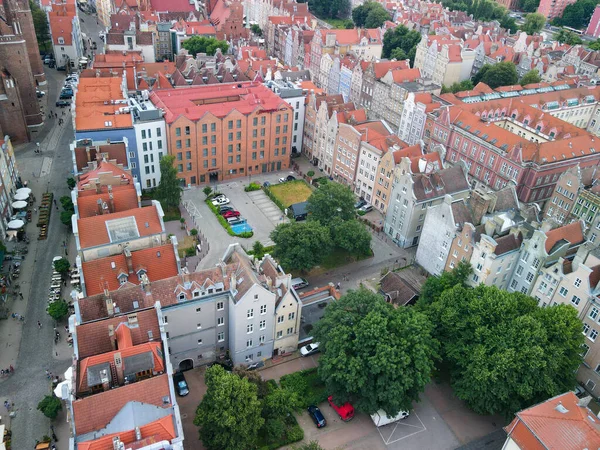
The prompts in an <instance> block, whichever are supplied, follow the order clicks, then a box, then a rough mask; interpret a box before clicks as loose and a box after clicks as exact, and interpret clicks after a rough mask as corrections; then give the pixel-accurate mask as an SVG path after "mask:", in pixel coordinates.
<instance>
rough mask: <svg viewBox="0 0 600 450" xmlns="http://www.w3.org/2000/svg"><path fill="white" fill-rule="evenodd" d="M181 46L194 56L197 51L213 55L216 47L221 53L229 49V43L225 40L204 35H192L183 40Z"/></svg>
mask: <svg viewBox="0 0 600 450" xmlns="http://www.w3.org/2000/svg"><path fill="white" fill-rule="evenodd" d="M181 46H182V47H183V48H185V49H186V50H187V51H188V52H190V53H191V54H192V55H193V56H194V58H195V57H196V54H198V53H206V54H207V55H209V56H213V55H214V54H215V53H216V52H217V48H220V49H221V52H222V53H227V50H228V49H229V44H228V43H227V42H226V41H220V40H218V39H216V38H211V37H206V36H192V37H191V38H189V39H186V40H185V41H183V43H182V44H181Z"/></svg>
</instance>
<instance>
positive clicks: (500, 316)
mask: <svg viewBox="0 0 600 450" xmlns="http://www.w3.org/2000/svg"><path fill="white" fill-rule="evenodd" d="M425 311H426V313H427V314H428V315H429V317H430V319H431V321H432V323H433V325H434V326H435V329H436V336H437V337H438V339H439V340H440V342H441V343H442V347H441V355H442V358H443V359H444V361H445V363H446V364H447V365H448V367H449V368H450V375H451V382H452V387H453V389H454V393H455V394H456V396H457V397H458V398H460V399H462V400H464V401H465V402H466V403H467V404H468V405H469V406H470V407H471V408H472V409H473V410H474V411H475V412H477V413H479V414H503V415H504V416H506V417H512V415H513V414H514V413H515V412H516V411H519V410H521V409H524V408H526V407H528V406H530V405H532V404H534V403H537V402H540V401H543V400H545V399H547V398H550V397H553V396H555V395H558V394H560V393H561V392H565V391H568V390H570V389H572V387H573V386H574V385H575V371H576V370H577V368H578V367H579V364H580V363H581V356H580V352H581V345H582V344H583V335H582V333H581V331H582V324H581V321H580V320H579V319H578V318H577V311H576V310H575V309H574V308H572V307H571V306H566V305H560V306H553V307H550V308H539V307H538V306H537V302H536V301H535V300H534V299H533V298H531V297H527V296H525V295H523V294H521V293H516V292H513V293H509V292H507V291H503V290H499V289H497V288H496V287H490V286H485V285H480V286H478V287H477V288H475V289H471V288H465V287H463V286H460V285H456V286H454V287H453V288H451V289H447V290H445V291H444V292H443V293H442V294H441V295H440V296H439V298H438V299H437V300H436V301H434V302H433V303H431V304H430V305H429V306H428V307H427V308H426V309H425Z"/></svg>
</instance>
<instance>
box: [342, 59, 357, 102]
mask: <svg viewBox="0 0 600 450" xmlns="http://www.w3.org/2000/svg"><path fill="white" fill-rule="evenodd" d="M357 65H359V62H358V60H357V59H356V58H354V57H353V56H351V55H346V56H345V57H344V58H342V60H341V61H340V81H339V93H340V94H342V96H343V97H344V102H349V101H350V98H351V89H352V75H353V72H354V67H356V66H357Z"/></svg>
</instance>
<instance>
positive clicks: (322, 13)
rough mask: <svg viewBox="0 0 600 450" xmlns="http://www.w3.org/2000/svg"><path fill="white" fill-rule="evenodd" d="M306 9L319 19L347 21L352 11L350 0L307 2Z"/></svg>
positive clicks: (310, 0)
mask: <svg viewBox="0 0 600 450" xmlns="http://www.w3.org/2000/svg"><path fill="white" fill-rule="evenodd" d="M308 7H309V9H310V11H311V12H312V13H313V14H315V15H316V16H317V17H319V18H321V19H347V18H348V17H350V11H351V9H352V7H351V5H350V0H308Z"/></svg>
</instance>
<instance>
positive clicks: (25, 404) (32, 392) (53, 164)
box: [0, 68, 75, 450]
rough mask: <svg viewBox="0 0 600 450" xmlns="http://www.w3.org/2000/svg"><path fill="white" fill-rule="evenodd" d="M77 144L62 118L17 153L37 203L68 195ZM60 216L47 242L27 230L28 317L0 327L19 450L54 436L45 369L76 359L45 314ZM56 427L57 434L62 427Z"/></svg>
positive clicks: (57, 79)
mask: <svg viewBox="0 0 600 450" xmlns="http://www.w3.org/2000/svg"><path fill="white" fill-rule="evenodd" d="M46 70H47V72H46V78H47V80H48V91H49V92H48V96H47V97H49V100H48V105H49V108H48V109H47V110H46V113H47V114H48V113H49V112H50V111H53V110H54V109H55V108H54V101H53V99H54V98H55V97H56V95H57V92H58V91H59V90H60V87H61V86H62V82H63V80H64V77H65V74H64V72H57V71H56V70H53V69H48V68H46ZM59 115H60V112H59ZM72 139H73V130H72V121H71V120H65V124H64V125H63V126H61V127H59V126H58V119H47V120H46V123H45V124H44V126H43V127H42V128H41V129H40V130H39V131H38V132H37V133H32V142H30V143H29V144H24V145H20V146H18V147H16V148H15V154H16V159H17V165H18V167H19V171H20V174H21V177H22V179H23V180H27V181H28V182H29V187H30V188H31V189H32V190H33V195H35V197H36V199H37V201H38V203H39V200H40V199H41V197H42V194H43V193H44V192H46V191H50V192H53V193H54V196H55V198H56V199H57V201H58V199H59V198H60V197H61V196H63V195H68V192H69V191H68V188H67V183H66V179H67V178H68V177H69V176H71V171H72V163H71V154H70V150H69V144H70V143H71V142H72ZM36 141H37V142H39V143H40V149H41V150H42V154H41V155H38V154H36V153H34V150H35V149H36ZM59 213H60V211H58V210H54V211H53V213H52V214H51V216H50V224H49V227H48V230H49V233H48V239H47V240H42V241H38V240H37V235H38V230H37V227H36V226H35V221H36V219H35V216H34V220H33V223H30V224H29V225H28V226H27V232H28V234H29V236H30V238H31V243H30V244H29V252H28V255H27V258H26V259H25V262H24V264H23V265H22V266H21V279H22V281H21V286H22V288H21V290H22V293H23V295H24V301H23V302H20V303H19V304H18V308H20V309H21V310H22V311H19V312H20V313H21V314H23V315H24V316H25V318H26V321H25V323H24V324H23V325H22V329H18V330H16V331H15V329H14V322H13V323H11V321H10V320H7V321H2V322H0V336H2V342H3V343H4V347H3V351H2V353H1V354H0V358H1V365H2V366H8V365H9V364H12V365H13V366H14V367H15V374H14V375H13V376H11V377H10V378H8V379H3V381H2V382H1V383H0V398H2V400H3V401H4V400H7V399H8V400H10V401H11V402H14V404H15V413H16V416H15V417H14V418H12V419H9V418H8V415H7V414H5V413H3V414H2V418H3V419H5V418H6V420H5V421H4V423H7V424H9V426H10V428H11V430H12V436H13V439H12V448H13V449H14V450H21V449H32V448H33V447H34V445H35V442H36V440H37V439H40V438H41V437H42V436H43V435H45V434H47V435H50V434H51V432H50V420H49V419H47V418H46V417H44V415H43V414H42V413H41V412H39V411H38V410H37V409H36V408H37V404H38V403H39V401H40V400H41V399H42V398H43V397H44V395H47V394H49V393H50V388H51V386H50V381H49V380H48V379H47V377H46V375H45V370H49V371H50V372H52V373H53V374H57V375H60V376H62V374H63V373H64V371H65V370H66V368H67V367H68V366H69V364H70V362H71V360H72V349H71V348H69V347H66V345H65V346H64V348H63V347H62V346H61V347H59V348H56V347H55V346H54V342H53V330H52V328H53V326H54V324H53V321H52V319H51V318H50V316H48V314H47V313H46V306H47V303H46V302H47V297H48V287H49V285H50V279H51V275H52V269H51V268H52V258H53V257H54V256H56V255H64V254H65V249H64V247H63V242H64V240H65V239H67V238H68V236H70V233H67V228H66V227H65V226H64V225H63V224H62V223H61V222H60V214H59ZM74 253H75V252H74V248H71V251H70V252H69V254H70V255H71V256H72V255H74ZM38 320H39V321H40V322H41V323H42V328H41V329H39V328H38V325H37V321H38ZM19 326H20V325H19ZM63 334H64V333H63ZM63 342H64V341H63ZM56 425H57V433H58V432H59V431H58V428H59V426H58V423H57V424H56ZM61 425H62V424H61ZM63 428H64V427H63ZM66 437H67V436H64V438H65V439H64V440H62V439H61V441H62V442H61V443H60V444H59V447H58V448H59V450H60V449H66V448H67V446H68V441H67V440H66Z"/></svg>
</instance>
